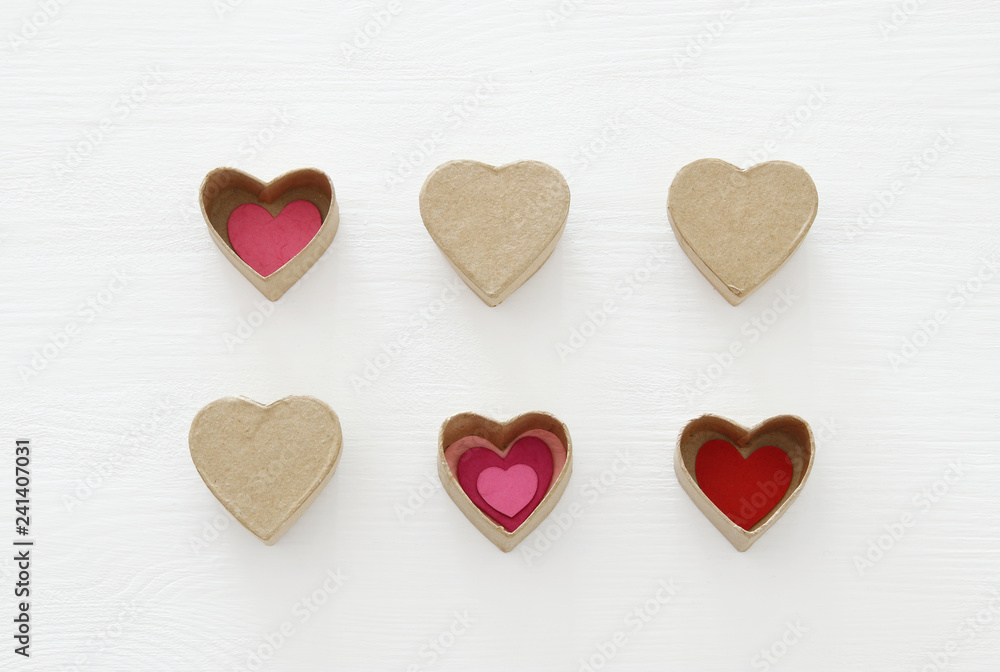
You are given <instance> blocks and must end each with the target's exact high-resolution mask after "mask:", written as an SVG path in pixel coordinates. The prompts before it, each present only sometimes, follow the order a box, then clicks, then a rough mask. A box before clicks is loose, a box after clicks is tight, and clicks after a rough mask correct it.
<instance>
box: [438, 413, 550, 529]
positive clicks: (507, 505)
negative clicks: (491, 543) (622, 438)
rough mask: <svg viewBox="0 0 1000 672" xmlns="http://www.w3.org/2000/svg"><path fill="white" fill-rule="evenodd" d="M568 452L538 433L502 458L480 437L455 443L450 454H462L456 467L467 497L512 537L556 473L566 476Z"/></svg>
mask: <svg viewBox="0 0 1000 672" xmlns="http://www.w3.org/2000/svg"><path fill="white" fill-rule="evenodd" d="M542 437H544V438H542ZM550 444H553V445H550ZM553 446H555V448H554V447H553ZM565 451H566V449H565V447H563V446H562V445H561V444H560V442H559V441H558V439H556V438H555V436H554V435H552V434H551V433H549V432H543V431H536V430H533V431H531V432H526V433H525V434H522V435H521V436H520V437H518V438H517V439H515V440H514V441H513V442H512V443H511V446H510V449H509V450H507V451H506V453H504V454H503V455H501V454H500V452H501V451H500V450H499V449H497V448H496V447H495V446H494V445H493V444H492V443H490V442H489V441H487V440H485V439H482V438H480V437H476V436H470V437H465V438H464V439H460V440H459V441H456V442H455V443H454V444H452V445H451V446H449V448H448V450H447V451H446V453H447V454H452V455H454V454H456V453H460V455H459V456H458V457H457V459H454V458H452V459H453V460H454V461H453V462H451V463H452V464H453V473H454V474H455V477H456V480H458V484H459V487H461V488H462V491H463V492H464V493H465V494H466V496H467V497H468V498H469V499H470V500H471V501H472V503H473V504H475V506H476V507H477V508H478V509H479V510H480V511H482V512H483V513H484V514H486V516H487V517H489V518H490V519H491V520H493V521H495V522H496V523H497V524H499V525H501V526H502V527H503V528H504V529H505V530H507V531H508V532H513V531H514V530H516V529H517V528H518V527H519V526H520V525H521V523H523V522H524V521H525V520H527V519H528V516H530V515H531V513H532V512H533V511H534V510H535V509H536V508H538V505H539V504H540V503H541V501H542V499H544V498H545V495H546V493H547V492H548V491H549V488H551V487H552V481H553V480H554V479H553V477H554V476H555V475H556V474H557V473H558V472H557V468H558V470H559V471H561V470H562V468H563V465H564V464H565V461H566V453H565ZM557 461H558V464H556V462H557Z"/></svg>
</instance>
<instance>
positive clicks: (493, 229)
mask: <svg viewBox="0 0 1000 672" xmlns="http://www.w3.org/2000/svg"><path fill="white" fill-rule="evenodd" d="M568 215H569V185H568V184H566V180H565V179H564V178H563V176H562V174H561V173H560V172H559V171H558V170H556V169H555V168H553V167H552V166H550V165H548V164H545V163H541V162H540V161H518V162H517V163H509V164H507V165H505V166H500V167H499V168H497V167H494V166H490V165H487V164H485V163H479V162H478V161H449V162H447V163H444V164H442V165H440V166H438V167H437V168H436V169H434V171H433V172H432V173H431V174H430V175H429V176H428V177H427V180H426V181H425V182H424V186H423V187H422V188H421V190H420V216H421V218H422V219H423V220H424V226H425V227H427V231H428V232H429V233H430V234H431V238H433V239H434V242H435V243H437V245H438V247H439V248H441V251H442V252H443V253H444V255H445V257H447V258H448V261H449V263H451V265H452V267H453V268H454V269H455V270H456V271H457V272H458V274H459V275H460V276H461V277H462V279H463V280H464V281H465V284H467V285H468V286H469V287H470V288H471V289H472V290H473V291H474V292H475V293H476V294H477V295H478V296H479V298H481V299H482V300H483V301H484V302H486V304H487V305H489V306H496V305H498V304H500V302H502V301H503V300H504V299H506V298H507V297H508V296H510V295H511V293H513V292H514V290H515V289H517V288H518V287H520V286H521V285H522V284H524V282H525V281H526V280H527V279H528V278H530V277H531V276H532V275H534V274H535V271H537V270H538V269H539V268H541V266H542V264H544V263H545V261H546V259H548V258H549V255H551V254H552V250H554V249H555V247H556V243H557V242H559V238H560V236H562V232H563V228H564V227H565V226H566V218H567V216H568Z"/></svg>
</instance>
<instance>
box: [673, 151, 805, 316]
mask: <svg viewBox="0 0 1000 672" xmlns="http://www.w3.org/2000/svg"><path fill="white" fill-rule="evenodd" d="M818 207H819V196H818V194H817V193H816V185H815V184H813V181H812V178H811V177H809V173H807V172H806V171H805V170H803V169H802V168H801V167H799V166H797V165H795V164H794V163H789V162H787V161H768V162H766V163H759V164H757V165H756V166H752V167H750V168H748V169H746V170H740V169H739V168H737V167H736V166H734V165H732V164H731V163H726V162H725V161H722V160H720V159H701V160H699V161H695V162H694V163H689V164H688V165H686V166H684V167H683V168H681V169H680V170H679V171H678V172H677V176H676V177H674V181H673V183H671V185H670V192H669V195H668V196H667V214H668V217H669V219H670V225H671V227H673V230H674V234H675V235H676V236H677V241H678V242H679V243H680V244H681V248H682V249H683V250H684V252H685V253H686V254H687V255H688V257H690V259H691V261H693V262H694V265H695V266H697V267H698V270H700V271H701V272H702V274H704V276H705V277H706V278H708V280H709V282H711V283H712V285H713V286H714V287H715V288H716V289H717V290H719V293H720V294H722V295H723V296H724V297H726V300H727V301H729V303H731V304H733V305H734V306H735V305H737V304H739V303H740V302H742V301H743V300H744V299H745V298H747V297H748V296H749V295H750V294H751V293H752V292H753V291H754V290H755V289H757V288H758V287H760V286H761V285H762V284H764V283H765V282H766V281H767V279H768V278H770V277H771V276H772V275H774V274H775V273H776V272H777V271H778V269H779V268H781V267H782V265H784V263H785V262H786V261H788V258H789V257H791V256H792V253H793V252H795V249H796V248H797V247H798V246H799V243H801V242H802V239H803V238H805V235H806V233H807V232H808V231H809V227H810V226H812V223H813V220H814V219H815V218H816V211H817V209H818Z"/></svg>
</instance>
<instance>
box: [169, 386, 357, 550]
mask: <svg viewBox="0 0 1000 672" xmlns="http://www.w3.org/2000/svg"><path fill="white" fill-rule="evenodd" d="M342 442H343V436H342V434H341V431H340V421H339V420H338V419H337V414H336V413H334V412H333V409H331V408H330V407H329V406H327V405H326V404H324V403H323V402H322V401H320V400H319V399H313V398H312V397H285V398H284V399H281V400H279V401H276V402H274V403H273V404H269V405H267V406H264V405H263V404H259V403H257V402H256V401H252V400H250V399H246V398H244V397H225V398H223V399H218V400H216V401H213V402H212V403H210V404H209V405H207V406H205V408H203V409H201V411H199V412H198V415H197V416H195V419H194V421H192V423H191V432H190V434H189V435H188V443H189V445H190V448H191V460H192V461H193V462H194V466H195V467H196V468H197V469H198V473H199V474H201V478H202V480H204V481H205V485H207V486H208V489H209V490H211V491H212V494H213V495H215V497H216V498H217V499H218V500H219V502H221V503H222V505H223V506H224V507H225V508H226V510H228V511H229V512H230V513H231V514H233V516H234V517H235V518H236V520H238V521H240V523H241V524H242V525H243V526H244V527H245V528H247V529H248V530H250V531H251V532H253V533H254V534H255V535H256V536H257V537H258V538H259V539H260V540H261V541H263V542H264V543H265V544H267V545H268V546H270V545H272V544H274V543H275V542H276V541H278V539H279V538H281V535H283V534H284V533H285V532H287V531H288V529H289V528H290V527H291V526H292V525H293V524H294V523H295V521H297V520H298V519H299V517H300V516H301V515H302V514H303V513H304V512H305V510H306V509H307V508H309V505H310V504H312V502H313V500H314V499H316V497H317V496H318V495H319V493H320V492H322V491H323V488H324V487H326V484H327V483H328V482H329V481H330V478H332V477H333V473H334V471H335V470H336V469H337V462H338V461H339V460H340V452H341V445H342Z"/></svg>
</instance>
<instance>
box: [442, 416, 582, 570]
mask: <svg viewBox="0 0 1000 672" xmlns="http://www.w3.org/2000/svg"><path fill="white" fill-rule="evenodd" d="M532 430H541V432H542V433H551V434H552V435H554V438H555V439H557V440H558V442H559V443H561V444H562V447H563V448H564V449H565V459H564V460H563V461H562V464H561V465H560V464H559V463H558V462H556V463H555V472H554V474H553V477H552V482H551V485H550V486H549V488H548V490H547V491H546V492H545V494H544V496H543V497H542V499H541V501H540V502H539V503H538V504H537V506H535V508H534V510H532V511H531V513H530V514H529V515H528V517H527V518H526V519H525V520H524V522H523V523H521V524H520V525H519V526H518V527H517V528H516V529H514V530H513V531H508V530H507V529H505V528H504V526H503V525H501V524H500V523H498V522H497V521H496V520H494V519H493V518H490V517H489V516H488V515H486V514H485V513H484V512H483V511H482V510H481V509H480V508H479V507H478V506H476V504H475V503H473V501H472V500H471V499H470V498H469V496H468V495H467V494H466V493H465V491H464V490H463V489H462V486H461V485H460V484H459V482H458V478H457V476H456V474H455V473H454V472H453V470H452V467H451V465H450V464H449V463H448V458H447V456H446V455H445V451H446V450H447V449H448V447H449V446H451V445H452V444H454V443H455V442H457V441H459V440H460V439H465V438H466V437H480V438H482V439H485V440H486V442H488V443H489V444H492V446H493V447H495V448H496V449H498V450H497V452H498V454H500V455H501V456H506V455H507V454H508V453H509V451H510V449H511V447H512V443H513V442H514V440H515V439H517V438H518V437H520V436H521V435H523V434H525V433H526V432H529V433H530V432H532ZM572 471H573V446H572V443H571V441H570V437H569V430H568V429H567V428H566V425H564V424H563V423H561V422H559V420H557V419H556V418H554V417H553V416H551V415H549V414H548V413H540V412H531V413H524V414H522V415H519V416H517V417H516V418H513V419H511V420H508V421H507V422H503V423H501V422H497V421H495V420H491V419H489V418H485V417H483V416H481V415H477V414H475V413H460V414H458V415H455V416H452V417H450V418H448V419H447V420H445V421H444V424H442V425H441V431H440V433H439V434H438V475H439V476H440V477H441V483H442V484H443V485H444V489H445V492H447V493H448V496H450V497H451V499H452V501H454V502H455V504H456V505H458V508H459V510H460V511H461V512H462V513H464V514H465V517H466V518H468V519H469V521H470V522H472V524H473V525H475V526H476V529H478V530H479V531H480V532H482V533H483V534H484V535H485V536H486V538H487V539H489V540H490V541H492V542H493V543H494V544H496V546H497V547H498V548H499V549H500V550H502V551H503V552H505V553H506V552H509V551H511V550H513V549H514V547H515V546H517V545H518V544H519V543H521V541H523V540H524V538H525V537H527V536H528V535H529V534H531V532H532V531H533V530H534V529H535V528H536V527H538V525H539V524H540V523H541V522H542V521H543V520H545V518H546V516H548V515H549V513H550V512H551V511H552V509H554V508H555V506H556V504H557V503H558V502H559V498H560V497H562V495H563V492H565V490H566V485H567V484H568V483H569V478H570V475H571V474H572Z"/></svg>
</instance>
